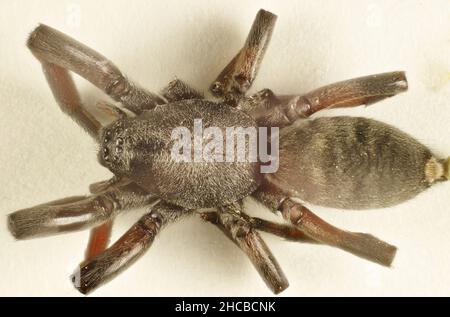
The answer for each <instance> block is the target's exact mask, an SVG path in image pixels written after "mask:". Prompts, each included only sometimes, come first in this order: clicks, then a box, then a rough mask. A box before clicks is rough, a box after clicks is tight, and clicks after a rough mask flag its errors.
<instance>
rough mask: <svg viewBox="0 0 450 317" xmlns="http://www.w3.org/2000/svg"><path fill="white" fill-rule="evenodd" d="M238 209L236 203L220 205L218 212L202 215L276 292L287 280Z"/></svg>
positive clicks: (270, 253) (286, 285)
mask: <svg viewBox="0 0 450 317" xmlns="http://www.w3.org/2000/svg"><path fill="white" fill-rule="evenodd" d="M240 209H241V208H240V206H238V205H233V206H226V207H220V209H219V212H217V213H204V214H202V217H203V219H204V220H206V221H209V222H211V223H213V224H214V225H216V226H217V227H218V228H219V229H220V230H222V232H223V233H225V235H226V236H227V237H228V238H229V239H230V240H231V241H233V242H234V243H235V244H236V245H237V246H238V247H239V248H240V249H241V250H242V251H244V253H245V254H246V255H247V256H248V257H249V259H250V261H251V262H252V263H253V265H254V266H255V268H256V270H257V271H258V273H259V274H260V275H261V277H262V279H263V280H264V282H265V283H266V285H267V286H268V287H269V288H270V289H271V290H272V292H274V293H275V294H278V293H280V292H282V291H283V290H285V289H286V288H287V287H288V286H289V282H288V281H287V279H286V277H285V275H284V273H283V271H282V270H281V268H280V266H279V264H278V262H277V260H276V259H275V257H274V256H273V254H272V252H270V250H269V248H268V247H267V245H266V243H265V242H264V240H263V239H262V238H261V236H260V235H259V234H258V232H257V231H256V230H255V229H254V228H253V227H252V224H251V222H250V221H249V220H248V216H246V215H245V214H243V213H242V211H240Z"/></svg>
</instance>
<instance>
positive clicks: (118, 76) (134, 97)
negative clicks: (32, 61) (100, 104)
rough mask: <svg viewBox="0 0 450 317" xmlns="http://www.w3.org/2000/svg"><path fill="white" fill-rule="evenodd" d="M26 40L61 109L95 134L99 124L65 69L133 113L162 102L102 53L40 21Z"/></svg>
mask: <svg viewBox="0 0 450 317" xmlns="http://www.w3.org/2000/svg"><path fill="white" fill-rule="evenodd" d="M27 44H28V47H29V48H30V50H31V51H32V53H33V54H34V55H35V56H36V58H37V59H38V60H39V61H40V62H41V63H42V67H43V70H44V73H45V75H46V77H47V80H48V83H49V85H50V87H51V89H52V91H53V94H54V96H55V99H56V100H57V102H58V103H59V105H60V107H61V109H62V110H63V111H64V112H66V113H67V114H69V115H70V116H71V117H73V118H74V119H75V120H76V121H77V122H78V123H80V125H82V126H83V127H84V128H85V129H86V130H87V131H88V132H89V133H90V134H92V135H94V136H96V135H97V131H98V129H99V127H100V125H99V123H98V121H96V120H95V118H94V117H93V116H92V115H91V114H90V113H88V112H87V110H86V109H85V108H84V106H83V104H82V103H81V101H80V98H79V96H78V92H77V90H76V88H75V85H74V83H73V80H72V78H71V76H70V74H69V72H68V71H72V72H75V73H77V74H78V75H80V76H82V77H84V78H85V79H87V80H88V81H90V82H91V83H92V84H94V85H95V86H97V87H98V88H100V89H101V90H103V91H104V92H105V93H106V94H108V95H109V96H110V97H112V98H113V99H114V100H116V101H119V102H121V103H122V104H123V105H124V106H125V107H126V108H128V109H129V110H131V111H133V112H135V113H140V112H142V110H145V109H152V108H154V107H155V106H156V105H157V104H162V103H163V100H162V99H161V98H159V97H158V96H157V95H155V94H152V93H150V92H148V91H146V90H145V89H142V88H140V87H138V86H137V85H135V84H133V83H131V82H130V81H129V80H127V79H126V78H125V76H124V75H123V74H122V73H121V72H120V71H119V69H118V68H117V67H116V66H115V65H114V64H113V63H112V62H110V61H109V60H108V59H106V58H105V57H104V56H102V55H100V54H99V53H97V52H96V51H94V50H92V49H90V48H89V47H87V46H85V45H83V44H81V43H80V42H77V41H76V40H74V39H73V38H70V37H69V36H67V35H65V34H63V33H61V32H59V31H57V30H55V29H53V28H51V27H49V26H46V25H43V24H41V25H39V26H38V27H37V28H36V29H35V30H34V31H33V32H32V33H31V35H30V37H29V39H28V43H27Z"/></svg>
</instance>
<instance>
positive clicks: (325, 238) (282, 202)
mask: <svg viewBox="0 0 450 317" xmlns="http://www.w3.org/2000/svg"><path fill="white" fill-rule="evenodd" d="M254 197H255V198H256V199H258V200H259V201H261V202H262V203H263V204H264V205H266V206H267V207H268V208H269V209H271V210H272V211H274V212H275V211H280V212H281V215H282V216H283V218H284V219H285V220H287V221H288V222H289V223H291V224H292V225H294V226H295V227H297V228H298V229H299V230H300V231H302V232H303V233H305V234H306V235H307V236H309V237H311V238H312V239H314V240H316V241H318V242H321V243H323V244H327V245H330V246H334V247H338V248H340V249H343V250H345V251H347V252H350V253H352V254H354V255H356V256H359V257H361V258H365V259H367V260H370V261H373V262H376V263H379V264H381V265H385V266H390V265H391V263H392V261H393V260H394V257H395V253H396V251H397V248H396V247H395V246H393V245H390V244H388V243H386V242H384V241H381V240H379V239H378V238H376V237H374V236H372V235H370V234H367V233H360V232H349V231H344V230H341V229H339V228H336V227H334V226H332V225H330V224H329V223H327V222H325V221H324V220H322V219H321V218H319V217H318V216H317V215H315V214H314V213H313V212H312V211H311V210H309V209H308V208H306V207H305V206H303V205H302V204H300V203H297V202H295V201H293V200H292V199H291V198H289V197H287V196H286V195H284V194H283V193H281V192H279V191H277V190H276V189H268V187H266V188H264V187H263V188H262V189H261V190H259V191H257V192H256V193H254Z"/></svg>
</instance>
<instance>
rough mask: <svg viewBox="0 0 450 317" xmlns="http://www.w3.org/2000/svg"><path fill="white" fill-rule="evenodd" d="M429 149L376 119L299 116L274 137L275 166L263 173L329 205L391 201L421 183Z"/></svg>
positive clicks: (407, 194) (364, 205)
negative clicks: (276, 145)
mask: <svg viewBox="0 0 450 317" xmlns="http://www.w3.org/2000/svg"><path fill="white" fill-rule="evenodd" d="M431 159H432V154H431V152H430V151H429V150H428V149H427V147H425V146H424V145H422V144H421V143H419V142H418V141H416V140H415V139H413V138H412V137H410V136H409V135H407V134H405V133H404V132H401V131H400V130H398V129H396V128H394V127H392V126H390V125H387V124H384V123H382V122H379V121H375V120H371V119H366V118H354V117H331V118H318V119H315V120H311V121H306V120H305V121H300V122H298V123H297V124H295V125H293V126H291V127H288V128H286V129H284V130H283V131H282V133H281V137H280V167H279V170H278V172H277V173H275V174H274V175H270V176H269V178H270V179H271V180H272V181H274V182H277V183H279V184H280V185H281V187H282V188H285V189H286V190H287V191H289V192H290V194H291V195H293V196H296V197H299V198H301V199H303V200H304V201H307V202H310V203H313V204H317V205H322V206H329V207H334V208H346V209H368V208H382V207H387V206H392V205H395V204H398V203H401V202H403V201H405V200H408V199H410V198H412V197H414V196H415V195H417V194H418V193H420V192H422V191H423V190H424V189H426V188H427V187H428V186H429V184H430V181H429V180H427V177H426V166H427V163H428V162H429V161H430V160H431Z"/></svg>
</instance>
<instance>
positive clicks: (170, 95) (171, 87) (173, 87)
mask: <svg viewBox="0 0 450 317" xmlns="http://www.w3.org/2000/svg"><path fill="white" fill-rule="evenodd" d="M161 96H163V97H164V98H165V99H166V100H167V102H175V101H180V100H186V99H203V98H204V96H203V94H202V93H201V92H198V91H197V90H195V89H194V88H192V87H190V86H189V85H188V84H186V83H185V82H184V81H182V80H180V79H178V78H175V79H174V80H172V81H171V82H170V83H169V84H168V85H167V86H166V87H164V88H163V89H162V91H161Z"/></svg>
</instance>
